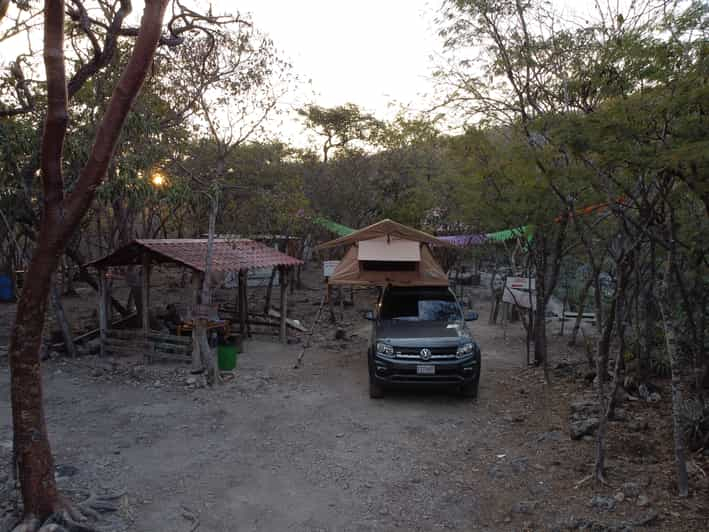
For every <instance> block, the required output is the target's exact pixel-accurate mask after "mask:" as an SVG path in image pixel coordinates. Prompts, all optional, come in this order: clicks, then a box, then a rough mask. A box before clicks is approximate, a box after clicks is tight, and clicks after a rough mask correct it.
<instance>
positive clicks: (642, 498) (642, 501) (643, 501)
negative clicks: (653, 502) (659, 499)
mask: <svg viewBox="0 0 709 532" xmlns="http://www.w3.org/2000/svg"><path fill="white" fill-rule="evenodd" d="M635 504H637V505H638V506H640V508H645V507H646V506H647V505H649V504H650V499H648V497H647V495H638V500H637V501H636V502H635Z"/></svg>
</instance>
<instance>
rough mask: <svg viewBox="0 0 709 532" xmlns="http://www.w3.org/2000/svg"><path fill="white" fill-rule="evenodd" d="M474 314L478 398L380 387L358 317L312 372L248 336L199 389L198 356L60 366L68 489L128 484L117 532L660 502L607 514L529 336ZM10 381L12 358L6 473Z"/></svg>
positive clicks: (473, 520)
mask: <svg viewBox="0 0 709 532" xmlns="http://www.w3.org/2000/svg"><path fill="white" fill-rule="evenodd" d="M479 310H481V311H483V312H482V318H481V320H480V321H479V322H476V323H475V324H474V325H473V329H474V331H475V334H476V336H477V337H478V339H479V341H480V344H481V346H482V349H483V375H482V379H481V389H480V397H479V399H478V400H477V401H470V400H461V399H459V398H458V397H456V396H454V395H449V394H445V393H428V392H400V393H391V394H388V395H387V397H386V398H384V399H382V400H371V399H369V397H368V394H367V371H366V356H365V345H366V334H365V332H366V326H367V322H365V321H363V320H362V321H361V322H356V323H355V324H354V326H353V327H352V328H351V330H349V331H348V332H349V333H350V337H349V339H348V341H347V344H346V348H344V349H337V350H328V349H325V348H323V347H319V348H315V349H312V350H310V351H308V353H307V354H306V357H305V363H304V365H303V367H302V368H301V369H299V370H293V369H292V364H293V361H294V359H295V357H296V355H297V353H298V351H299V346H289V347H283V346H281V345H279V344H274V343H266V342H250V343H248V344H247V348H246V353H244V354H243V355H241V357H240V358H239V366H238V372H237V377H236V379H235V380H234V381H232V382H230V383H228V384H226V385H224V386H222V387H219V388H218V389H216V390H210V389H200V388H195V387H193V386H186V385H185V383H186V382H189V381H188V379H189V375H188V373H187V369H186V368H174V367H173V368H170V367H166V366H143V365H140V364H137V363H136V362H135V361H117V362H116V363H115V364H111V363H110V362H109V361H101V360H99V359H97V358H95V357H85V358H81V359H77V360H76V361H66V360H64V359H59V360H57V361H50V362H48V363H47V364H45V370H44V371H45V379H46V381H45V382H46V392H47V402H46V404H47V417H48V423H49V429H50V433H51V440H52V444H53V449H54V451H55V454H56V461H57V464H58V466H59V467H58V475H59V477H60V485H62V486H63V487H64V488H65V489H74V488H82V487H85V488H87V489H88V488H92V489H99V490H101V489H105V490H110V491H125V493H126V496H125V497H124V498H123V499H122V505H121V510H120V511H119V512H118V513H117V514H114V515H108V516H107V523H106V524H105V525H106V526H105V528H107V529H110V530H116V531H118V530H132V531H143V532H161V531H165V532H180V531H188V530H192V527H193V526H194V523H193V521H192V519H191V516H196V517H197V518H198V519H199V528H198V530H199V531H200V532H207V531H215V532H216V531H237V530H238V531H252V530H253V531H257V530H258V531H286V530H288V531H316V530H323V531H335V530H337V531H365V530H402V531H404V530H406V531H414V530H521V529H524V528H527V529H535V530H542V529H554V528H557V529H567V528H578V527H579V526H582V525H583V524H584V523H589V524H593V523H594V522H596V521H597V520H598V519H600V520H602V521H604V522H610V523H622V522H625V521H628V520H630V521H633V520H637V519H641V518H643V516H644V515H646V514H647V512H648V508H639V507H637V506H636V505H634V504H626V505H623V504H621V503H620V502H619V503H618V504H617V507H615V508H614V509H613V511H612V512H611V513H606V514H601V515H600V516H598V515H597V513H598V510H597V509H596V508H592V507H590V506H589V500H590V499H591V496H592V492H591V491H588V490H590V487H588V486H586V485H584V486H582V487H581V489H574V485H575V484H576V482H577V481H578V480H579V479H581V478H582V477H584V476H585V475H586V473H587V472H588V471H589V468H590V461H591V457H592V454H591V453H592V442H570V441H569V438H568V435H567V434H566V432H565V422H564V419H565V416H566V410H565V406H564V405H563V404H562V403H563V401H560V397H559V396H556V395H555V394H556V393H557V392H554V394H550V392H545V391H544V387H543V386H542V383H541V374H540V372H539V371H538V370H531V369H527V368H524V367H522V355H523V351H522V344H521V332H520V331H519V330H518V329H510V330H508V331H507V334H504V332H503V329H502V328H500V327H499V326H489V325H487V323H486V321H487V320H486V317H487V314H486V313H485V309H484V308H480V309H479ZM8 380H9V379H8V372H7V367H6V366H3V367H2V372H1V373H0V460H1V461H2V463H3V466H2V467H5V470H4V471H3V470H2V469H0V481H1V480H2V476H3V475H4V476H6V477H7V476H8V468H7V467H6V464H7V463H8V461H9V450H10V448H11V447H10V442H11V425H10V407H9V385H8ZM540 411H543V412H546V414H545V415H544V416H542V415H540V414H535V412H540ZM610 462H611V464H612V463H613V461H612V460H610ZM640 482H641V485H643V484H642V482H643V481H640ZM0 485H2V483H0ZM611 495H612V492H611ZM0 509H1V508H0ZM594 520H596V521H594ZM665 524H666V525H667V526H670V525H671V524H672V523H671V522H670V521H666V522H665ZM680 528H681V527H680ZM689 529H691V528H688V530H689ZM599 530H605V528H599Z"/></svg>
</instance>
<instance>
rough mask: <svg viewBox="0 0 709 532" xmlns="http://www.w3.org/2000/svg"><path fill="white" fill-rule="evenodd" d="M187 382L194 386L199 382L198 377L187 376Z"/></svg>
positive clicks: (188, 384)
mask: <svg viewBox="0 0 709 532" xmlns="http://www.w3.org/2000/svg"><path fill="white" fill-rule="evenodd" d="M185 384H186V385H187V386H193V385H195V384H197V378H196V377H187V378H186V379H185Z"/></svg>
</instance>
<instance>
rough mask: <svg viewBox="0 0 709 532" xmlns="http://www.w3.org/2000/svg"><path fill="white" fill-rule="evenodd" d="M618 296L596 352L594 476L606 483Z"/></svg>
mask: <svg viewBox="0 0 709 532" xmlns="http://www.w3.org/2000/svg"><path fill="white" fill-rule="evenodd" d="M616 305H617V297H616V298H614V300H613V303H612V304H611V308H610V310H609V312H608V317H607V319H606V320H605V324H604V326H603V333H602V334H601V337H600V338H599V340H598V350H597V354H596V378H597V379H598V390H597V398H598V417H599V423H598V433H597V434H596V466H595V471H594V478H595V479H596V481H597V482H599V483H605V475H604V469H605V438H606V429H607V426H608V417H607V413H608V406H607V403H606V379H607V378H608V354H609V352H610V344H611V334H612V333H613V326H614V325H615V312H616Z"/></svg>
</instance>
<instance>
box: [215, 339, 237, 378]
mask: <svg viewBox="0 0 709 532" xmlns="http://www.w3.org/2000/svg"><path fill="white" fill-rule="evenodd" d="M237 353H238V349H237V348H236V346H235V345H233V344H221V345H219V346H217V360H218V365H219V370H220V371H231V370H233V369H234V368H235V367H236V355H237Z"/></svg>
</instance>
